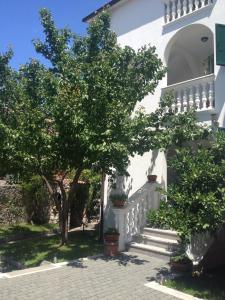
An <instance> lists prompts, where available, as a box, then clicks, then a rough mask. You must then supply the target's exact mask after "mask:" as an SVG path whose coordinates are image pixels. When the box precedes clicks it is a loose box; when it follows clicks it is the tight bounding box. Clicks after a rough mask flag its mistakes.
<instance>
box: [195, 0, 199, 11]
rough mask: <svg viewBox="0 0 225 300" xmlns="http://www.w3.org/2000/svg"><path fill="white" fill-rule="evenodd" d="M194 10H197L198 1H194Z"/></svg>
mask: <svg viewBox="0 0 225 300" xmlns="http://www.w3.org/2000/svg"><path fill="white" fill-rule="evenodd" d="M194 4H195V10H198V6H199V0H194Z"/></svg>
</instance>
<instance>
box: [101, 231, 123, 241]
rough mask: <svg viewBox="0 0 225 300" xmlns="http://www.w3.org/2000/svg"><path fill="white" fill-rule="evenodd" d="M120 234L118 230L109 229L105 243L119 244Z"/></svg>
mask: <svg viewBox="0 0 225 300" xmlns="http://www.w3.org/2000/svg"><path fill="white" fill-rule="evenodd" d="M119 236H120V234H119V232H118V230H117V229H116V228H113V227H110V228H108V229H107V231H106V232H105V233H104V240H105V242H109V243H110V242H112V243H113V242H118V240H119Z"/></svg>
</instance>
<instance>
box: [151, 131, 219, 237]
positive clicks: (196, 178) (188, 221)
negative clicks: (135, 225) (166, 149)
mask: <svg viewBox="0 0 225 300" xmlns="http://www.w3.org/2000/svg"><path fill="white" fill-rule="evenodd" d="M224 153H225V133H224V132H221V133H220V132H219V133H217V135H216V136H215V137H214V138H213V139H211V140H210V141H208V147H206V145H205V146H202V145H198V146H195V147H194V146H193V147H186V148H181V149H177V150H176V154H175V156H174V157H173V158H172V160H171V161H170V166H171V167H172V168H173V169H174V170H175V171H176V175H177V181H176V182H175V183H174V184H172V185H171V186H169V187H168V191H167V193H165V194H166V195H167V200H164V201H162V203H161V206H160V209H159V211H158V212H156V213H155V215H154V218H152V216H151V218H150V221H151V222H156V224H158V223H161V224H162V225H164V224H167V226H169V227H170V228H172V229H175V230H177V231H178V232H179V234H180V235H181V237H182V239H183V240H186V241H187V239H188V238H190V236H191V235H193V234H195V233H201V232H206V231H209V232H213V231H215V230H216V229H218V228H219V227H220V226H221V225H222V224H224V221H225V188H224V187H225V186H224V178H225V159H224Z"/></svg>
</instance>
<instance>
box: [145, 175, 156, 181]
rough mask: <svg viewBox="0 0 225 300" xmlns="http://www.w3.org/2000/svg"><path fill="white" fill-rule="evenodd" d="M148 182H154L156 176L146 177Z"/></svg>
mask: <svg viewBox="0 0 225 300" xmlns="http://www.w3.org/2000/svg"><path fill="white" fill-rule="evenodd" d="M147 178H148V182H156V179H157V175H147Z"/></svg>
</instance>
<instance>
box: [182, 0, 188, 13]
mask: <svg viewBox="0 0 225 300" xmlns="http://www.w3.org/2000/svg"><path fill="white" fill-rule="evenodd" d="M188 11H189V10H188V0H183V15H184V16H185V15H186V14H187V13H188Z"/></svg>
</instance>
